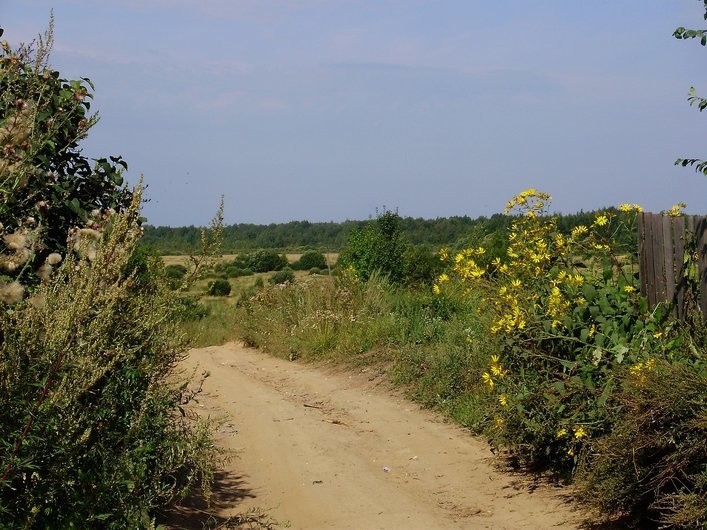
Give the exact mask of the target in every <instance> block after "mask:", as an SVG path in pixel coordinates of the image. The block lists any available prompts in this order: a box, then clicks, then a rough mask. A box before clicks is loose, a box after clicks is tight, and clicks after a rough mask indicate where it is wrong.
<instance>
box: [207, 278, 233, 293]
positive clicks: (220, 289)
mask: <svg viewBox="0 0 707 530" xmlns="http://www.w3.org/2000/svg"><path fill="white" fill-rule="evenodd" d="M207 292H208V293H209V294H210V295H211V296H228V295H229V294H231V284H230V283H229V282H228V280H225V279H218V280H214V281H212V282H209V285H208V290H207Z"/></svg>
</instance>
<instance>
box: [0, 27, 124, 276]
mask: <svg viewBox="0 0 707 530" xmlns="http://www.w3.org/2000/svg"><path fill="white" fill-rule="evenodd" d="M52 40H53V23H51V24H50V27H49V30H48V31H47V33H46V34H45V36H44V39H42V40H41V41H40V45H39V46H38V48H37V50H36V51H34V50H32V48H31V47H23V48H20V49H18V50H16V51H13V50H11V49H10V47H9V46H8V44H7V43H6V42H4V43H3V45H2V49H0V182H2V193H0V227H1V228H0V236H1V237H0V275H3V276H6V277H7V278H9V279H10V280H12V281H17V282H18V283H19V284H21V285H22V286H24V287H31V286H34V285H37V284H38V283H40V281H46V280H47V279H48V277H49V276H50V275H51V273H52V271H53V270H54V267H55V265H56V264H57V263H58V260H60V259H62V258H65V255H66V252H67V250H68V247H67V241H68V246H70V247H73V248H74V249H76V250H79V251H81V252H82V253H84V254H85V255H86V256H87V257H88V258H89V259H91V258H93V257H94V256H95V252H96V246H97V241H98V239H99V238H100V234H101V233H102V232H103V231H104V230H105V229H106V228H107V227H108V224H109V222H110V218H111V216H112V214H113V213H114V211H115V210H118V211H120V210H123V209H125V207H126V206H127V205H128V204H130V200H131V192H130V190H129V189H128V188H127V187H124V186H122V184H123V178H122V176H121V172H122V171H123V169H125V168H127V164H126V163H125V162H124V161H123V160H122V159H121V158H120V157H110V159H109V160H108V159H105V158H99V159H97V160H89V159H87V158H86V157H84V156H83V155H82V154H81V147H80V146H79V143H78V142H79V140H80V139H82V138H85V137H86V136H87V134H88V131H89V130H90V128H91V127H92V126H93V125H94V124H95V123H96V118H95V117H94V116H91V115H90V114H89V107H90V100H91V99H92V94H91V89H92V88H93V85H92V84H91V82H90V81H89V80H88V79H83V80H67V79H64V78H62V77H61V74H60V73H59V72H57V71H54V70H51V69H50V68H49V66H48V54H49V50H50V49H51V45H52ZM67 236H68V237H67Z"/></svg>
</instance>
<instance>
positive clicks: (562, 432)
mask: <svg viewBox="0 0 707 530" xmlns="http://www.w3.org/2000/svg"><path fill="white" fill-rule="evenodd" d="M565 436H567V429H565V428H564V427H562V428H561V429H558V430H557V432H556V433H555V438H564V437H565Z"/></svg>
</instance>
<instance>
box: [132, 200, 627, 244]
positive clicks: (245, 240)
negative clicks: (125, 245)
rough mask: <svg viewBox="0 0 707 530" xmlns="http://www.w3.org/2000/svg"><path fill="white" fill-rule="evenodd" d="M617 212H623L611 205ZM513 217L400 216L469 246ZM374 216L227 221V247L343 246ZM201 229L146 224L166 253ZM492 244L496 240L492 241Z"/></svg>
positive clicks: (423, 239)
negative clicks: (336, 219)
mask: <svg viewBox="0 0 707 530" xmlns="http://www.w3.org/2000/svg"><path fill="white" fill-rule="evenodd" d="M610 211H613V212H615V213H616V214H617V215H621V213H620V212H617V211H616V210H613V209H610ZM596 215H597V211H594V210H593V211H587V212H584V211H581V212H579V213H575V214H560V215H559V216H558V227H559V228H560V230H561V231H563V232H569V231H571V230H572V228H573V227H575V226H577V225H581V224H586V225H591V224H592V222H593V221H594V219H595V217H596ZM512 221H513V217H512V216H508V215H503V214H494V215H492V216H490V217H485V216H481V217H477V218H471V217H469V216H455V217H438V218H436V219H423V218H420V217H402V218H400V231H401V233H402V234H403V236H404V238H405V240H406V241H407V242H408V243H411V244H413V245H427V246H430V247H440V246H447V245H449V246H464V245H474V244H481V243H482V242H483V243H484V244H487V245H489V243H490V242H491V243H492V242H493V240H494V239H498V240H499V241H501V240H503V239H505V234H506V232H507V230H508V228H509V227H510V224H511V223H512ZM369 222H370V221H368V220H366V221H351V220H347V221H342V222H340V223H335V222H320V223H312V222H309V221H290V222H289V223H277V224H275V223H273V224H268V225H257V224H245V223H240V224H234V225H230V226H226V227H224V230H223V251H224V253H238V252H242V251H247V250H253V249H263V248H268V249H280V250H299V251H306V250H313V249H316V250H328V251H338V250H341V249H342V248H343V247H344V246H345V245H346V241H347V239H348V237H349V234H350V233H351V232H352V231H354V230H363V229H364V227H365V226H366V225H367V224H368V223H369ZM199 237H200V229H199V227H196V226H184V227H169V226H158V227H155V226H151V225H146V226H145V236H144V238H143V241H144V243H145V244H148V245H151V246H152V247H154V248H155V249H156V250H157V251H158V252H159V253H160V254H185V253H189V252H195V251H196V250H197V249H198V248H199V241H200V239H199ZM620 243H622V244H623V245H628V246H629V247H630V248H635V242H634V241H633V240H631V241H622V242H620ZM491 246H492V245H491Z"/></svg>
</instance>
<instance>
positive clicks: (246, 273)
mask: <svg viewBox="0 0 707 530" xmlns="http://www.w3.org/2000/svg"><path fill="white" fill-rule="evenodd" d="M253 274H255V272H253V269H250V268H248V267H246V268H245V269H242V270H241V276H253Z"/></svg>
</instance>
